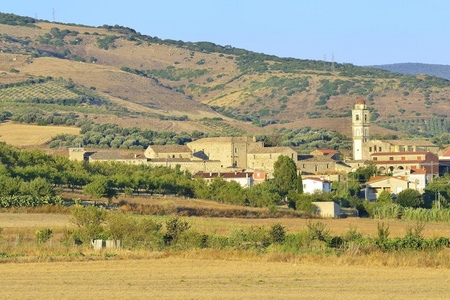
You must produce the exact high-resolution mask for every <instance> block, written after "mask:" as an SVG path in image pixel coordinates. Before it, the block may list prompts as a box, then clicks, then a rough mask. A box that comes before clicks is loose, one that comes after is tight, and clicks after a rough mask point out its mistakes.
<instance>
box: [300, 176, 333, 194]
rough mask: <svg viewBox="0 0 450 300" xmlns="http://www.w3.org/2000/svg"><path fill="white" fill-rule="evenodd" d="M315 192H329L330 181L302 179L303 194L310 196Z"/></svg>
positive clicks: (312, 178)
mask: <svg viewBox="0 0 450 300" xmlns="http://www.w3.org/2000/svg"><path fill="white" fill-rule="evenodd" d="M315 191H320V192H326V193H328V192H331V181H329V180H324V179H321V178H314V177H311V178H305V179H303V192H304V193H308V194H312V193H314V192H315Z"/></svg>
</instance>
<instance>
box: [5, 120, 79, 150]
mask: <svg viewBox="0 0 450 300" xmlns="http://www.w3.org/2000/svg"><path fill="white" fill-rule="evenodd" d="M61 133H68V134H75V135H79V134H80V128H76V127H68V126H37V125H28V124H16V123H13V122H7V123H2V124H0V142H6V143H7V144H10V145H13V146H18V147H24V146H34V145H42V144H46V143H48V142H50V141H51V139H52V138H53V137H55V136H57V135H58V134H61Z"/></svg>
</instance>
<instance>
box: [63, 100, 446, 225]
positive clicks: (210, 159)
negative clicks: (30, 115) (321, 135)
mask: <svg viewBox="0 0 450 300" xmlns="http://www.w3.org/2000/svg"><path fill="white" fill-rule="evenodd" d="M352 139H353V149H352V152H353V155H352V157H351V159H345V160H341V157H340V153H339V151H337V150H332V149H316V150H314V151H312V152H311V153H310V154H309V155H298V153H297V152H296V151H295V150H294V149H292V148H291V147H265V146H264V143H263V142H261V141H256V139H255V138H250V137H212V138H202V139H198V140H195V141H193V142H190V143H187V144H186V145H150V146H148V148H147V149H146V150H145V152H144V154H143V155H141V154H131V155H124V154H121V153H120V152H117V151H103V152H102V151H98V152H87V151H85V149H84V148H69V158H70V160H77V161H89V162H95V161H117V162H123V163H127V164H147V165H151V166H164V167H172V168H175V167H177V166H178V167H179V168H180V169H181V170H187V171H189V172H190V173H191V174H192V176H193V177H202V178H204V179H205V180H206V181H211V180H212V179H213V178H216V177H221V178H223V179H224V180H226V181H236V182H238V183H239V184H240V185H241V186H242V187H244V188H245V187H252V186H253V185H256V184H259V183H262V182H264V181H265V180H267V179H270V178H273V172H274V167H273V166H274V163H275V162H276V161H277V159H278V157H279V156H281V155H284V156H287V157H289V158H290V159H292V160H293V161H294V162H295V164H296V166H297V172H298V173H299V174H301V175H302V178H303V191H304V192H305V193H314V192H324V193H327V192H331V184H332V182H333V181H336V182H344V181H345V180H347V174H348V173H349V172H353V171H355V170H356V169H358V168H360V167H364V166H368V165H374V166H375V167H376V170H377V176H374V177H372V178H371V179H370V180H369V181H368V182H366V184H365V187H364V189H363V190H362V191H361V197H362V198H364V199H366V200H368V201H371V202H373V201H376V200H377V198H378V196H379V195H380V194H381V192H382V191H385V190H387V191H388V192H389V193H390V194H391V196H392V197H393V199H395V198H396V196H397V195H398V194H399V193H400V192H401V191H403V190H405V189H414V190H417V191H419V192H420V193H423V191H424V189H425V188H426V187H427V185H428V183H429V182H431V180H432V179H433V178H435V177H437V176H439V174H442V173H444V172H448V170H449V167H450V150H447V151H446V152H445V151H440V149H439V147H438V146H437V145H435V144H433V143H431V142H429V141H426V140H398V139H397V140H371V139H370V113H369V109H368V107H367V105H366V103H365V101H364V100H363V99H357V101H356V103H355V105H354V108H353V109H352ZM439 154H440V155H439ZM333 209H334V210H333V211H332V212H329V211H328V210H327V214H328V216H332V217H336V216H338V214H339V208H333Z"/></svg>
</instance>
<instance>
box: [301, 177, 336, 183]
mask: <svg viewBox="0 0 450 300" xmlns="http://www.w3.org/2000/svg"><path fill="white" fill-rule="evenodd" d="M308 179H309V180H314V181H320V182H330V183H331V181H330V180H324V179H321V178H317V177H307V178H305V179H303V181H305V180H308Z"/></svg>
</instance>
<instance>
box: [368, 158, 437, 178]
mask: <svg viewBox="0 0 450 300" xmlns="http://www.w3.org/2000/svg"><path fill="white" fill-rule="evenodd" d="M370 157H371V161H370V163H372V164H375V165H376V166H377V169H378V171H380V172H381V174H385V173H393V172H394V171H396V170H417V169H424V170H425V171H426V173H427V174H428V177H429V178H428V181H431V179H432V178H433V177H436V176H438V174H439V158H438V156H437V155H436V154H434V153H431V152H425V151H422V152H380V153H373V154H371V155H370Z"/></svg>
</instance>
